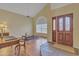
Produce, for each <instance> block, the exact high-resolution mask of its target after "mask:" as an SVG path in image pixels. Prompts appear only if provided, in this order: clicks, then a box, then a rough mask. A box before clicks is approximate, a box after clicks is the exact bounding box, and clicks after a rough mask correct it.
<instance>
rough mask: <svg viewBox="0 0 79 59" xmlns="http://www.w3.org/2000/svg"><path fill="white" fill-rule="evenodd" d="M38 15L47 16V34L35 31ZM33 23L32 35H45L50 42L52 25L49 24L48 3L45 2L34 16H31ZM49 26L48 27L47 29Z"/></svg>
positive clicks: (49, 11) (49, 12)
mask: <svg viewBox="0 0 79 59" xmlns="http://www.w3.org/2000/svg"><path fill="white" fill-rule="evenodd" d="M40 16H44V17H46V18H47V21H48V34H41V33H36V24H35V23H36V20H37V18H38V17H40ZM33 23H34V27H33V33H34V35H39V36H45V37H47V38H48V40H49V41H50V42H51V41H52V38H51V37H52V35H51V34H52V32H51V31H52V29H51V28H52V26H51V23H52V22H51V10H50V4H47V5H46V6H45V7H44V8H43V9H42V10H41V11H40V12H39V13H38V14H37V15H36V16H35V17H34V18H33ZM49 28H50V29H49Z"/></svg>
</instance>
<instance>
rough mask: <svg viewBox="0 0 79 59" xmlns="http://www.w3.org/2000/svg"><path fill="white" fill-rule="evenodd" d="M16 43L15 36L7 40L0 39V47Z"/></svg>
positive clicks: (17, 41)
mask: <svg viewBox="0 0 79 59" xmlns="http://www.w3.org/2000/svg"><path fill="white" fill-rule="evenodd" d="M16 44H19V39H17V38H14V39H12V40H8V41H6V40H5V39H0V49H1V48H4V47H8V46H12V45H16Z"/></svg>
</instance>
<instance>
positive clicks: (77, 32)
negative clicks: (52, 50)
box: [33, 4, 79, 48]
mask: <svg viewBox="0 0 79 59" xmlns="http://www.w3.org/2000/svg"><path fill="white" fill-rule="evenodd" d="M69 13H73V47H74V48H79V4H71V5H67V6H64V7H62V8H58V9H55V10H51V9H50V4H47V5H46V6H45V7H44V8H43V10H41V11H40V12H39V13H38V14H37V15H36V16H35V17H34V18H33V19H34V22H35V21H36V20H37V18H38V17H39V16H46V17H47V19H48V34H47V37H48V41H50V42H52V17H54V16H59V15H64V14H69ZM33 31H34V34H35V35H39V34H37V33H36V32H35V23H34V29H33ZM43 35H44V34H43Z"/></svg>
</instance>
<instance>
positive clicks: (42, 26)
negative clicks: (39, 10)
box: [36, 16, 47, 33]
mask: <svg viewBox="0 0 79 59" xmlns="http://www.w3.org/2000/svg"><path fill="white" fill-rule="evenodd" d="M36 32H37V33H47V19H46V17H43V16H41V17H39V18H38V19H37V21H36Z"/></svg>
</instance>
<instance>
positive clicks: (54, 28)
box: [53, 19, 56, 30]
mask: <svg viewBox="0 0 79 59" xmlns="http://www.w3.org/2000/svg"><path fill="white" fill-rule="evenodd" d="M55 21H56V20H55V19H54V20H53V30H56V27H55V26H56V25H55Z"/></svg>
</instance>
